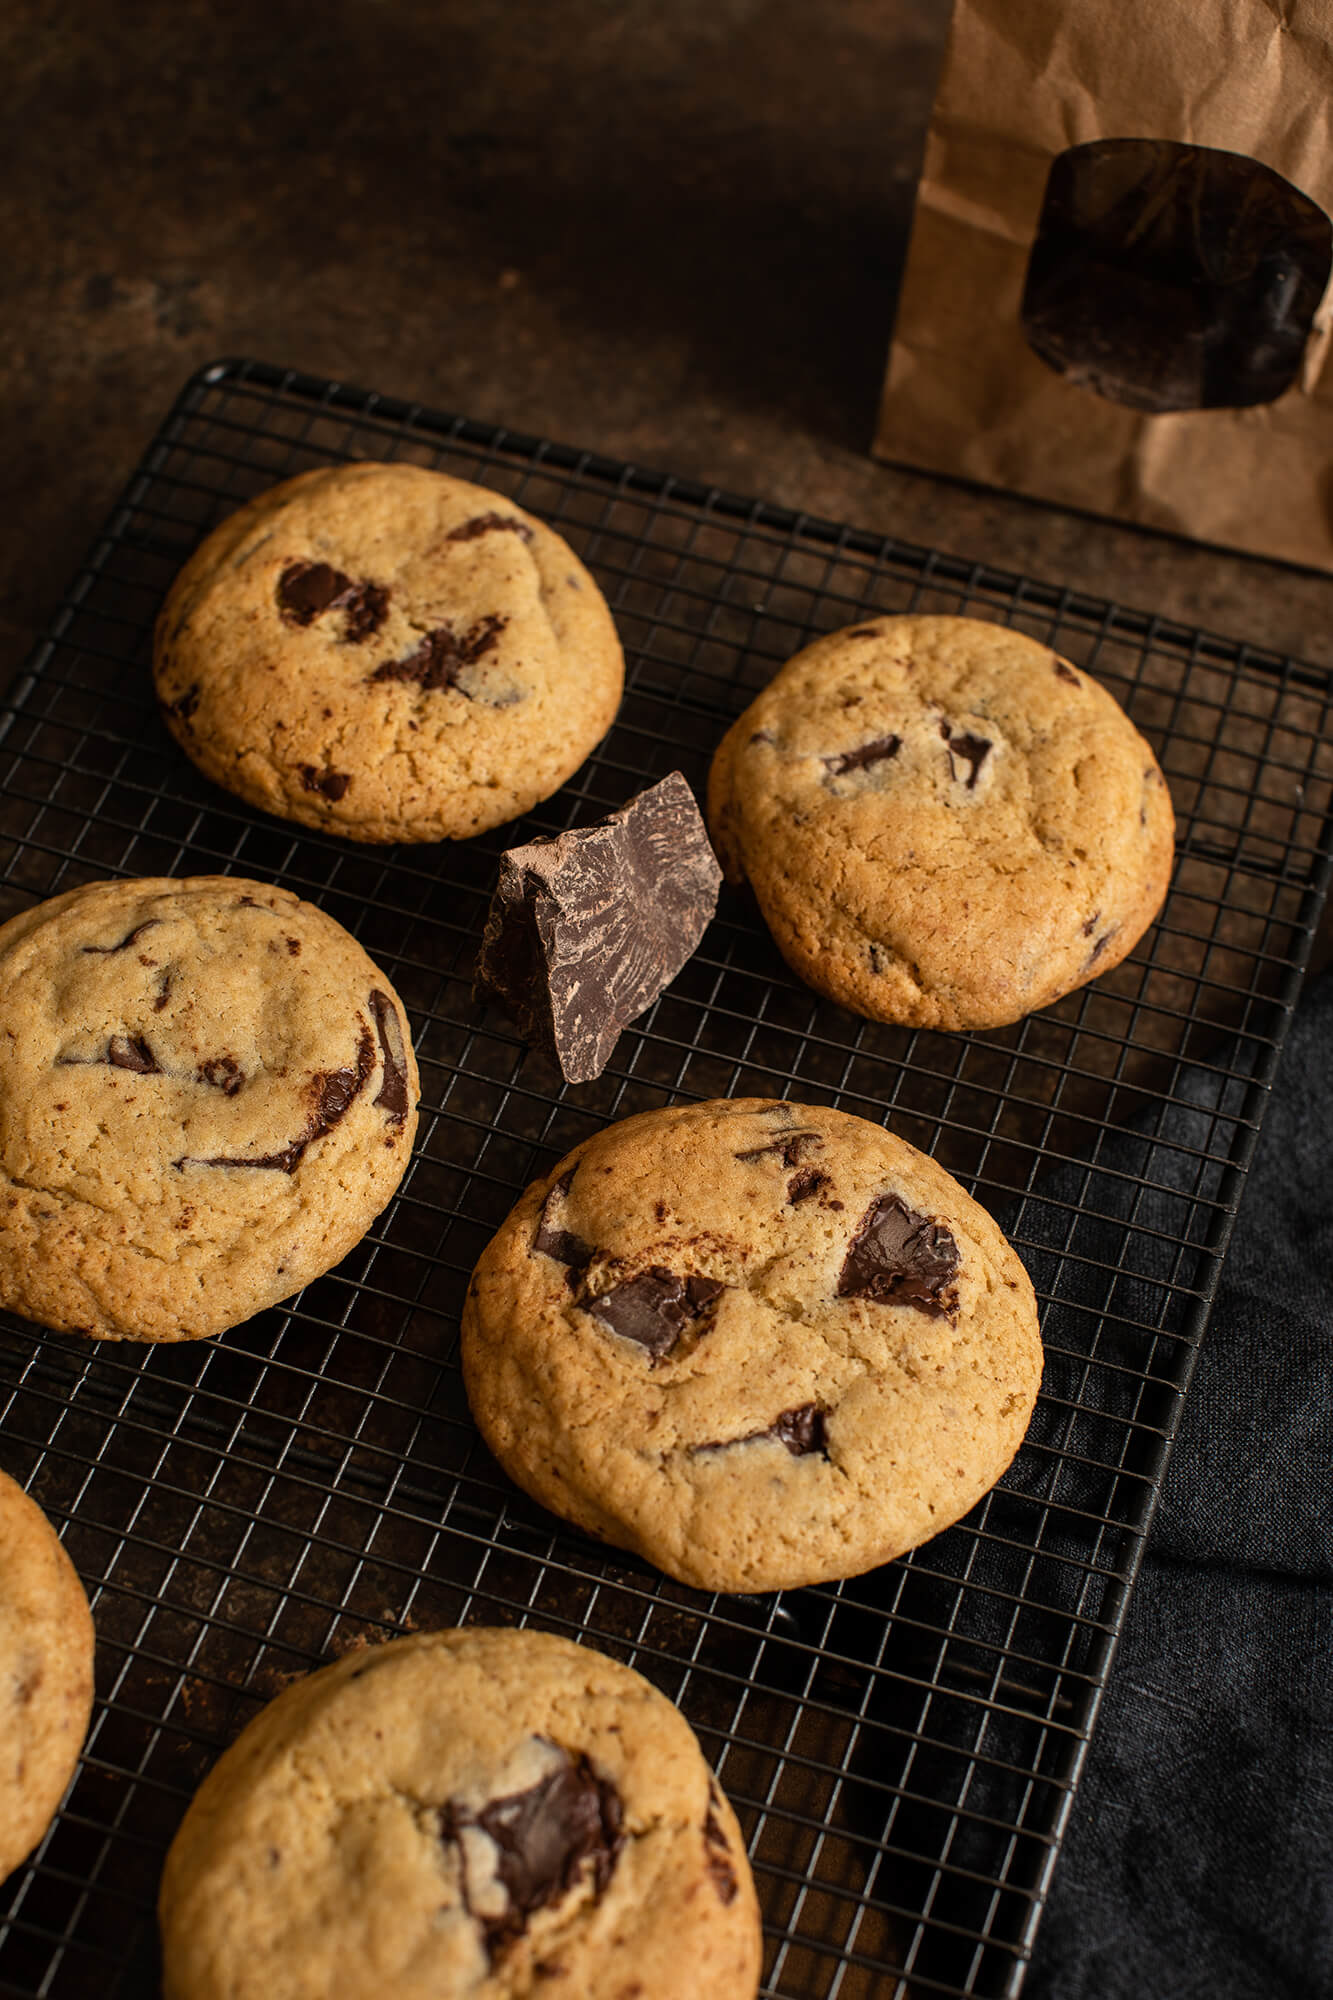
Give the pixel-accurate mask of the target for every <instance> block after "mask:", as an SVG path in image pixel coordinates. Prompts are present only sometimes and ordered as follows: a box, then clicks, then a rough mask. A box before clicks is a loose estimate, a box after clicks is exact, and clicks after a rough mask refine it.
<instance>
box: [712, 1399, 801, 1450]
mask: <svg viewBox="0 0 1333 2000" xmlns="http://www.w3.org/2000/svg"><path fill="white" fill-rule="evenodd" d="M825 1415H826V1412H825V1411H824V1410H823V1409H822V1408H821V1407H820V1405H819V1404H818V1403H799V1404H797V1406H796V1408H795V1409H791V1410H782V1411H780V1412H779V1414H778V1415H777V1416H776V1417H774V1419H773V1421H772V1423H771V1424H766V1425H765V1426H764V1428H763V1430H761V1431H744V1432H742V1434H741V1436H740V1437H734V1438H715V1439H713V1440H712V1442H711V1443H709V1444H696V1445H693V1446H692V1447H691V1450H692V1451H693V1452H694V1453H695V1455H696V1456H697V1455H699V1454H701V1453H703V1452H714V1451H730V1450H731V1449H732V1447H733V1446H734V1445H738V1444H759V1443H761V1442H762V1441H763V1440H764V1439H766V1438H771V1439H772V1440H773V1441H774V1442H775V1443H777V1444H785V1445H786V1447H787V1449H788V1451H789V1452H790V1453H791V1455H792V1457H793V1458H807V1457H808V1456H809V1455H810V1453H811V1452H814V1451H817V1452H819V1453H820V1455H821V1457H823V1458H827V1457H828V1426H827V1424H826V1422H825Z"/></svg>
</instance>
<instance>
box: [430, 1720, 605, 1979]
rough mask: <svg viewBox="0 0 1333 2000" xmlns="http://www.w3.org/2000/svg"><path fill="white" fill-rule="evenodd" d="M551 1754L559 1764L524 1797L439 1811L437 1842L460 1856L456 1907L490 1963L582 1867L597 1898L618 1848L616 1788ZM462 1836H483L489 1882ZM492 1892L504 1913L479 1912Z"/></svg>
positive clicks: (580, 1760) (588, 1768) (580, 1763)
mask: <svg viewBox="0 0 1333 2000" xmlns="http://www.w3.org/2000/svg"><path fill="white" fill-rule="evenodd" d="M551 1748H552V1749H553V1750H555V1751H556V1753H557V1755H558V1756H559V1757H560V1759H561V1762H560V1765H559V1766H558V1768H557V1769H555V1770H553V1771H551V1772H550V1773H549V1774H548V1775H547V1776H546V1777H544V1778H542V1779H540V1780H539V1782H538V1783H537V1784H535V1785H531V1786H529V1788H528V1790H527V1791H525V1792H513V1793H511V1794H510V1795H509V1796H508V1797H507V1798H502V1799H492V1801H491V1803H490V1804H489V1805H486V1806H482V1807H481V1809H480V1810H479V1811H474V1810H473V1808H472V1807H470V1806H466V1805H464V1804H463V1803H462V1802H461V1801H460V1800H457V1799H450V1800H449V1801H448V1802H447V1803H446V1804H445V1805H444V1806H442V1807H441V1808H440V1812H439V1820H438V1824H439V1834H440V1839H441V1840H443V1841H446V1842H449V1843H450V1844H453V1845H456V1846H457V1848H458V1850H459V1873H460V1876H461V1879H462V1893H463V1906H464V1908H465V1909H466V1910H467V1913H468V1915H469V1916H470V1917H471V1918H472V1919H473V1921H474V1922H475V1923H477V1924H478V1925H480V1927H481V1931H482V1936H483V1938H484V1940H485V1946H486V1953H487V1956H488V1958H489V1959H490V1961H491V1963H492V1965H494V1963H495V1961H496V1959H497V1958H498V1957H499V1956H500V1954H501V1952H502V1951H503V1950H504V1949H505V1947H506V1946H507V1945H509V1944H511V1943H512V1942H513V1941H514V1939H515V1938H518V1937H521V1936H522V1935H523V1932H524V1931H525V1930H526V1929H527V1927H528V1920H529V1918H530V1917H532V1916H533V1914H534V1913H535V1912H536V1911H537V1910H541V1909H545V1908H546V1906H547V1904H548V1903H554V1902H558V1901H559V1899H560V1898H561V1897H562V1896H566V1895H568V1893H569V1891H570V1890H571V1889H572V1888H573V1887H574V1886H575V1884H576V1883H577V1881H578V1879H579V1876H580V1875H581V1874H582V1873H583V1872H584V1871H585V1869H586V1871H587V1873H588V1874H589V1875H590V1876H591V1878H592V1884H593V1889H594V1892H595V1894H596V1895H598V1896H600V1895H601V1894H602V1892H603V1891H604V1890H605V1888H606V1885H607V1883H608V1882H609V1881H610V1880H611V1876H612V1873H613V1872H614V1869H615V1865H616V1861H617V1859H618V1857H619V1854H620V1849H621V1847H622V1845H623V1844H624V1836H623V1834H622V1833H621V1825H622V1822H623V1819H624V1810H623V1808H622V1806H621V1802H620V1794H619V1792H618V1791H617V1790H616V1788H615V1786H614V1785H613V1784H612V1783H611V1782H610V1780H609V1779H606V1778H599V1777H598V1776H597V1774H596V1773H595V1771H594V1770H593V1768H592V1765H591V1763H590V1762H589V1760H588V1758H587V1757H586V1756H585V1755H583V1754H582V1753H580V1754H579V1755H578V1756H577V1757H571V1756H570V1755H569V1753H568V1751H566V1750H562V1749H559V1747H558V1746H557V1745H555V1744H552V1745H551ZM465 1833H472V1834H474V1835H475V1834H478V1833H480V1834H484V1835H485V1836H486V1838H487V1839H488V1841H489V1842H490V1843H491V1848H492V1850H493V1858H492V1856H491V1855H486V1856H485V1860H488V1861H489V1862H490V1871H489V1876H488V1872H487V1871H486V1870H485V1861H484V1860H483V1855H482V1854H479V1853H478V1848H477V1842H476V1841H475V1839H471V1840H467V1839H465V1838H464V1835H465ZM478 1876H479V1877H480V1878H481V1879H479V1880H478V1879H476V1878H477V1877H478ZM497 1887H498V1888H500V1889H502V1890H503V1892H504V1896H505V1899H506V1907H505V1909H504V1910H503V1911H502V1912H501V1913H499V1914H498V1915H497V1914H493V1913H492V1912H491V1910H489V1909H481V1908H478V1907H477V1904H478V1901H479V1900H480V1899H481V1898H482V1897H485V1899H486V1901H487V1902H488V1903H489V1902H492V1901H493V1900H494V1896H495V1889H496V1888H497Z"/></svg>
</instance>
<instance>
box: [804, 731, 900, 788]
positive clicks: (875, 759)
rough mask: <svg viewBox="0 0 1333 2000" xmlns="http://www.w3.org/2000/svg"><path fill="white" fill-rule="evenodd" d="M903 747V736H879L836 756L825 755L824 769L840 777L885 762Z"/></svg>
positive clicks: (835, 776)
mask: <svg viewBox="0 0 1333 2000" xmlns="http://www.w3.org/2000/svg"><path fill="white" fill-rule="evenodd" d="M902 747H903V739H902V737H901V736H877V737H876V738H875V741H874V742H873V743H863V744H862V745H861V746H860V748H859V749H857V750H844V751H843V752H842V753H841V755H839V756H836V757H825V758H824V760H823V763H824V769H825V770H826V771H827V772H828V774H829V776H830V777H831V778H840V777H842V775H843V773H844V772H846V771H865V770H868V769H869V767H870V766H871V765H872V764H883V763H886V762H887V761H888V759H889V758H890V757H896V756H897V755H898V752H899V751H900V750H901V749H902Z"/></svg>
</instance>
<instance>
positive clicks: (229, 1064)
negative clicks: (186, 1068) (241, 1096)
mask: <svg viewBox="0 0 1333 2000" xmlns="http://www.w3.org/2000/svg"><path fill="white" fill-rule="evenodd" d="M195 1075H196V1076H197V1077H198V1078H199V1081H200V1083H208V1084H211V1085H212V1086H213V1089H214V1090H220V1091H221V1092H222V1095H223V1096H224V1097H235V1095H236V1093H237V1091H238V1090H239V1089H240V1087H241V1085H242V1084H243V1083H244V1082H245V1071H244V1070H243V1069H242V1068H241V1065H240V1064H239V1063H238V1062H237V1060H236V1058H235V1056H210V1057H209V1059H208V1061H207V1062H201V1063H200V1065H199V1067H198V1069H197V1070H196V1071H195Z"/></svg>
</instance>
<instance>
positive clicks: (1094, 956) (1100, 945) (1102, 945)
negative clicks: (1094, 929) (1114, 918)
mask: <svg viewBox="0 0 1333 2000" xmlns="http://www.w3.org/2000/svg"><path fill="white" fill-rule="evenodd" d="M1118 928H1119V927H1118V925H1115V924H1113V925H1112V926H1111V928H1110V930H1109V931H1103V932H1102V934H1101V936H1100V937H1099V938H1098V940H1097V942H1096V944H1094V946H1093V947H1092V950H1091V951H1090V952H1089V953H1088V955H1087V957H1086V959H1085V960H1084V961H1083V969H1084V971H1085V972H1086V971H1087V969H1088V967H1089V966H1091V965H1095V964H1096V963H1097V960H1098V959H1099V958H1100V957H1101V955H1102V953H1103V952H1104V951H1105V950H1106V947H1107V945H1108V944H1110V942H1111V939H1112V938H1113V937H1114V936H1115V934H1116V930H1117V929H1118Z"/></svg>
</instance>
